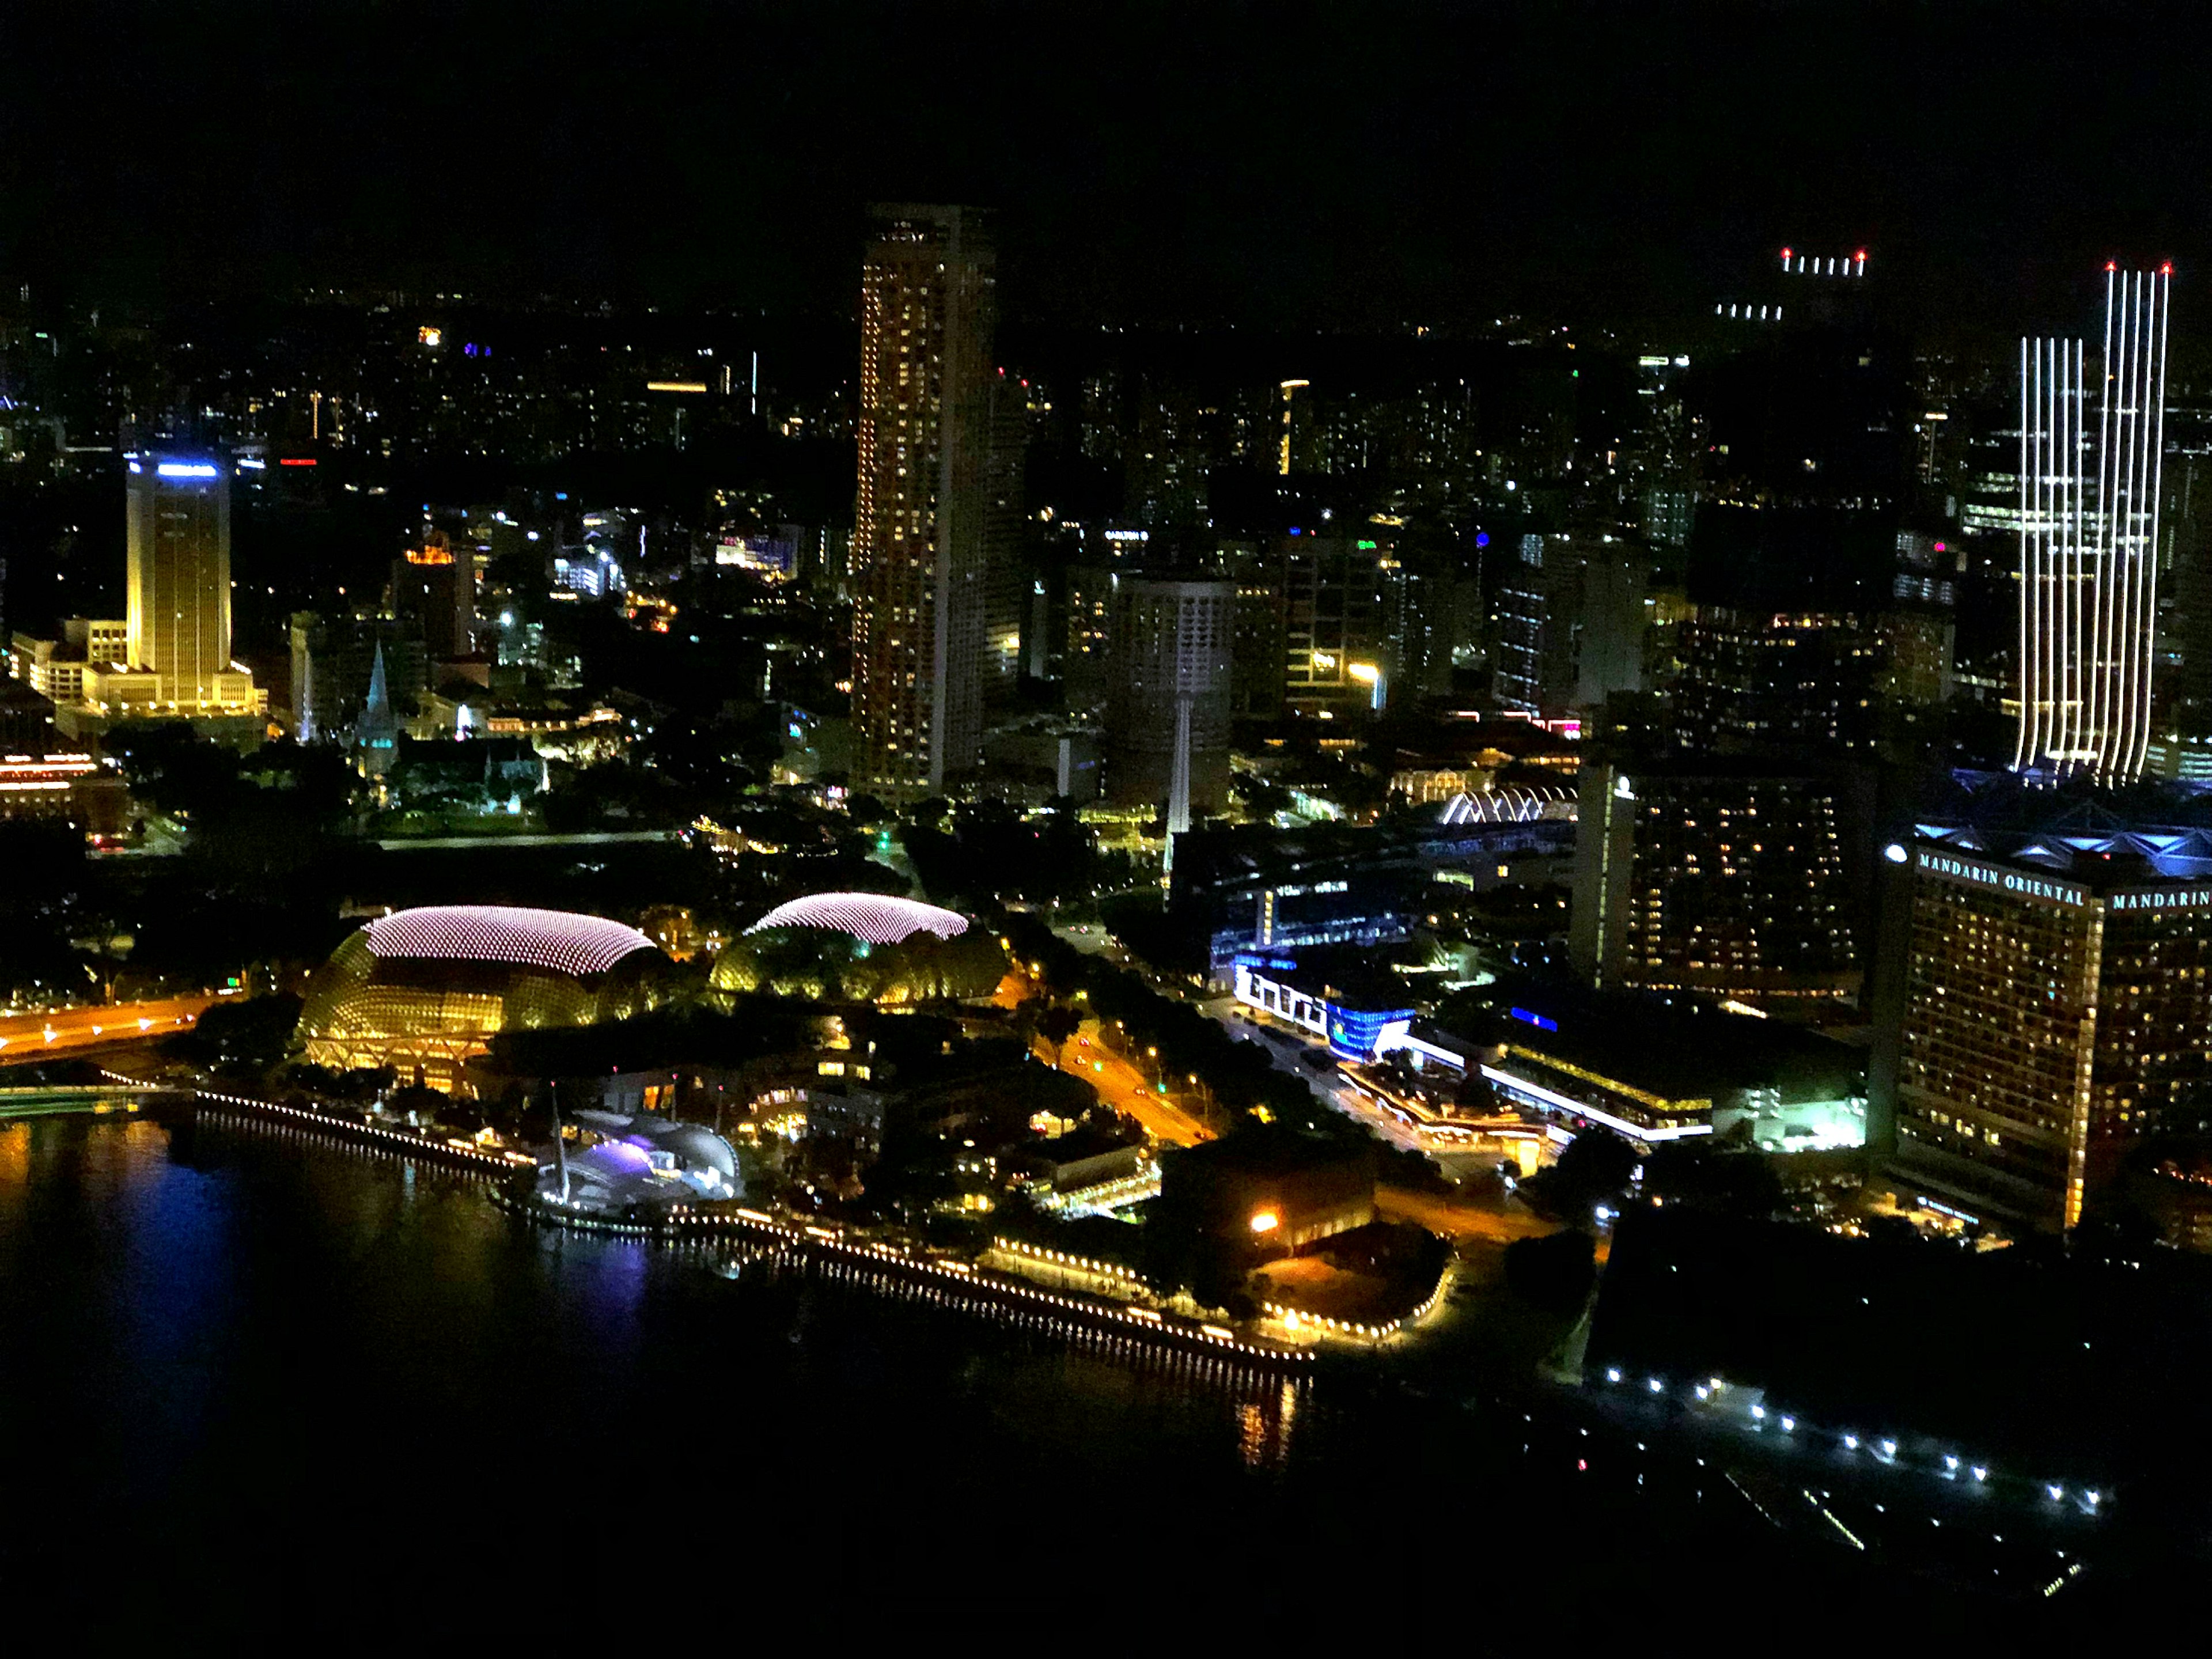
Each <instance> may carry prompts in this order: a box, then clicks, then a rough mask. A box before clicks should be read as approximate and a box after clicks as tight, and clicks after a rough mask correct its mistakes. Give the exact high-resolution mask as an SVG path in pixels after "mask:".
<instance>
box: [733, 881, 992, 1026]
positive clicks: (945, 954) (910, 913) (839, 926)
mask: <svg viewBox="0 0 2212 1659" xmlns="http://www.w3.org/2000/svg"><path fill="white" fill-rule="evenodd" d="M1005 977H1006V951H1005V949H1004V948H1003V947H1002V946H1001V945H1000V943H999V940H998V938H997V936H996V935H995V934H994V933H992V932H991V931H990V929H988V928H987V927H976V926H975V925H973V924H972V923H970V922H969V920H968V918H967V917H965V916H963V915H960V914H959V913H958V912H957V911H953V910H945V909H940V908H939V907H938V906H936V905H934V904H924V903H922V902H920V901H919V900H915V899H909V898H896V897H893V896H890V895H887V894H883V893H815V894H811V895H810V896H807V897H805V898H802V899H793V901H792V902H790V903H788V904H779V905H778V906H776V908H775V909H773V910H771V911H769V913H768V914H767V915H764V916H763V917H762V918H761V919H760V920H759V921H757V922H755V923H754V924H753V925H752V926H751V927H748V928H747V929H746V930H745V931H744V933H743V935H741V936H740V937H739V938H738V939H732V941H731V942H730V943H729V944H728V945H726V946H725V947H723V951H722V954H721V955H720V957H716V958H715V961H714V978H713V980H712V981H711V983H712V984H713V986H714V988H715V989H716V990H718V991H772V992H774V993H775V994H777V995H779V996H788V997H806V998H811V999H816V1000H829V1001H836V1002H873V1003H878V1004H881V1005H883V1006H887V1007H896V1006H900V1005H902V1004H905V1003H914V1002H927V1001H932V1000H943V999H953V1000H958V999H962V998H971V997H987V996H989V995H990V994H992V993H993V992H994V991H995V990H997V989H998V988H999V981H1000V980H1002V979H1004V978H1005Z"/></svg>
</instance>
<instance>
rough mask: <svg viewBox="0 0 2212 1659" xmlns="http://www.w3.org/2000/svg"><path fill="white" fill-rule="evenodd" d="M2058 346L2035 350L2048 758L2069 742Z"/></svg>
mask: <svg viewBox="0 0 2212 1659" xmlns="http://www.w3.org/2000/svg"><path fill="white" fill-rule="evenodd" d="M2057 351H2058V346H2057V342H2055V341H2050V340H2039V341H2037V342H2036V347H2035V449H2036V453H2035V533H2036V550H2037V557H2036V586H2037V588H2038V590H2039V594H2038V599H2037V604H2038V605H2039V609H2040V611H2041V620H2042V635H2043V637H2042V641H2041V644H2040V646H2039V655H2040V656H2041V658H2042V662H2041V665H2040V666H2041V673H2040V675H2039V679H2040V681H2041V684H2039V686H2038V687H2037V688H2036V700H2035V702H2036V732H2035V744H2036V754H2037V756H2038V757H2047V756H2050V755H2052V754H2054V753H2056V752H2057V750H2058V749H2059V748H2060V747H2061V746H2063V744H2064V743H2065V741H2066V708H2065V706H2064V697H2065V689H2066V680H2067V666H2066V664H2067V653H2068V650H2069V641H2068V639H2067V635H2066V592H2065V588H2064V586H2063V582H2059V583H2056V584H2054V580H2053V578H2054V576H2058V577H2063V574H2064V569H2063V563H2062V562H2060V559H2062V558H2063V549H2060V548H2056V547H2054V546H2053V545H2052V543H2051V523H2052V520H2053V518H2054V517H2055V511H2054V509H2055V507H2056V506H2057V499H2058V495H2057V479H2058V456H2059V437H2060V431H2059V426H2058V422H2057V406H2056V403H2055V400H2054V398H2053V396H2052V394H2053V392H2055V390H2056V384H2055V383H2056V381H2057V374H2056V373H2055V366H2056V362H2057ZM2055 556H2056V557H2055Z"/></svg>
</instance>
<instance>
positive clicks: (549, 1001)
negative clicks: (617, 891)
mask: <svg viewBox="0 0 2212 1659" xmlns="http://www.w3.org/2000/svg"><path fill="white" fill-rule="evenodd" d="M667 969H668V959H667V957H665V956H663V955H662V954H661V952H660V950H659V946H657V945H654V944H653V941H652V940H651V939H647V937H646V936H645V935H644V934H643V933H640V932H638V931H637V929H636V928H635V927H625V926H623V924H622V923H621V922H618V921H608V920H607V919H606V918H605V917H604V916H586V915H574V914H573V913H571V912H569V911H566V910H526V909H520V908H513V907H511V906H507V905H489V904H459V905H438V906H434V907H432V908H427V909H421V910H399V911H395V912H394V913H393V914H392V915H388V916H380V917H379V918H378V919H377V920H376V921H372V922H371V923H369V924H368V927H364V928H362V930H361V931H360V932H359V933H355V934H353V935H351V936H350V937H349V938H348V939H347V940H346V941H345V943H344V944H343V945H339V946H338V948H337V950H336V951H332V952H331V958H330V960H329V961H328V962H326V963H324V964H323V965H322V966H321V967H320V968H319V969H316V970H315V974H314V977H313V980H312V981H309V984H308V987H307V1004H306V1006H304V1007H303V1008H302V1009H301V1012H300V1029H299V1040H300V1042H301V1047H302V1048H303V1049H304V1050H305V1054H306V1058H307V1060H310V1061H312V1062H313V1064H315V1065H318V1066H330V1067H331V1068H332V1069H333V1070H335V1071H349V1070H351V1069H353V1068H355V1067H357V1066H391V1067H392V1068H393V1069H394V1070H395V1071H397V1072H398V1073H399V1074H400V1076H401V1078H402V1079H403V1080H407V1081H412V1080H413V1079H415V1078H416V1076H417V1075H418V1074H419V1075H420V1077H421V1079H422V1081H423V1082H425V1083H427V1084H428V1085H430V1086H431V1087H432V1088H434V1089H444V1090H447V1091H453V1090H454V1089H455V1088H457V1087H459V1086H460V1085H461V1068H462V1066H464V1065H465V1064H466V1062H467V1061H468V1060H471V1059H472V1058H474V1057H475V1056H477V1055H478V1054H483V1052H484V1051H485V1049H486V1048H487V1047H488V1046H489V1043H490V1042H491V1039H492V1038H493V1037H495V1036H497V1035H498V1034H499V1033H500V1032H501V1031H515V1030H530V1029H532V1028H534V1027H538V1026H544V1025H589V1024H595V1023H596V1022H598V1021H599V1020H603V1019H626V1018H629V1016H630V1015H632V1014H636V1013H642V1012H646V1011H647V1009H651V1008H657V1007H659V1006H661V1005H662V1004H663V1003H665V1002H666V1001H667V1000H669V997H670V995H671V981H670V979H669V976H668V973H667Z"/></svg>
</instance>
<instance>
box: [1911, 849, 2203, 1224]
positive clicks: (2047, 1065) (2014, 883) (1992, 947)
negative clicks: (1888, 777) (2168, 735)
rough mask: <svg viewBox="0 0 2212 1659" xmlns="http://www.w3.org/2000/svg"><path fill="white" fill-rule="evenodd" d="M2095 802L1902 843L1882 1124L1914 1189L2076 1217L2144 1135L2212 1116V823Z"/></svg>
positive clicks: (2025, 1212)
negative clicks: (2093, 810) (2114, 817)
mask: <svg viewBox="0 0 2212 1659" xmlns="http://www.w3.org/2000/svg"><path fill="white" fill-rule="evenodd" d="M2100 816H2101V817H2103V818H2104V820H2105V821H2104V822H2103V823H2101V824H2100V827H2098V828H2096V829H2091V830H2089V831H2088V832H2087V833H2083V829H2085V828H2086V827H2087V826H2086V823H2080V824H2076V825H2074V826H2072V827H2070V828H2069V826H2067V825H2064V824H2053V825H2051V826H2049V827H2047V828H2046V829H2045V830H2044V831H2042V832H2035V831H2032V830H2031V831H2023V832H2021V833H2018V834H2012V835H2005V836H1991V835H1990V834H1989V833H1987V832H1986V831H1981V830H1974V829H1959V830H1942V829H1937V831H1936V834H1934V835H1929V834H1924V833H1923V836H1921V837H1919V838H1917V839H1916V840H1915V841H1914V842H1912V844H1911V846H1910V847H1907V846H1903V845H1899V846H1893V847H1892V848H1890V849H1889V854H1888V855H1889V858H1890V860H1892V861H1893V864H1894V865H1895V866H1897V867H1898V870H1899V876H1900V878H1903V881H1904V883H1905V887H1906V893H1905V896H1904V899H1903V901H1902V902H1899V904H1897V905H1896V906H1895V907H1894V916H1895V920H1894V921H1893V923H1891V924H1890V925H1889V926H1887V927H1886V928H1885V932H1886V933H1888V934H1889V935H1890V938H1891V939H1892V941H1893V943H1892V944H1890V945H1887V946H1886V949H1885V955H1886V956H1887V955H1889V954H1891V953H1892V952H1894V953H1896V954H1897V955H1898V956H1899V957H1900V958H1901V960H1900V962H1899V967H1898V969H1897V970H1896V975H1895V978H1896V982H1897V989H1896V991H1895V992H1894V993H1893V994H1889V995H1886V996H1885V997H1884V998H1883V999H1882V1000H1883V1001H1884V1003H1885V1004H1887V1005H1888V1006H1887V1008H1886V1010H1885V1012H1883V1014H1882V1016H1881V1018H1880V1019H1879V1020H1878V1021H1877V1030H1878V1033H1879V1035H1878V1038H1877V1047H1876V1050H1875V1063H1874V1065H1873V1067H1872V1073H1871V1081H1872V1085H1873V1086H1872V1090H1871V1095H1870V1100H1869V1130H1870V1133H1871V1135H1872V1137H1873V1138H1874V1139H1875V1141H1876V1142H1877V1144H1880V1145H1883V1146H1890V1147H1892V1148H1893V1151H1892V1156H1891V1158H1890V1161H1889V1164H1888V1173H1889V1175H1890V1176H1891V1178H1892V1179H1893V1180H1894V1181H1895V1182H1897V1183H1898V1188H1899V1195H1900V1197H1904V1198H1912V1199H1920V1200H1925V1199H1929V1198H1933V1199H1934V1200H1936V1202H1937V1203H1939V1204H1942V1205H1943V1206H1946V1207H1948V1209H1950V1210H1951V1211H1953V1212H1957V1213H1961V1214H1965V1215H1967V1216H1971V1217H1972V1218H1975V1219H1978V1220H1986V1221H1998V1222H2009V1223H2014V1224H2019V1223H2027V1224H2029V1225H2034V1226H2037V1227H2040V1228H2045V1229H2048V1230H2057V1229H2059V1228H2063V1227H2071V1226H2073V1225H2075V1223H2076V1222H2078V1221H2080V1220H2081V1217H2082V1214H2083V1212H2084V1210H2085V1208H2091V1209H2093V1207H2094V1206H2095V1204H2096V1201H2097V1198H2098V1195H2099V1194H2100V1191H2102V1190H2104V1189H2105V1188H2106V1187H2107V1186H2108V1184H2109V1183H2111V1182H2112V1181H2113V1180H2114V1178H2115V1177H2116V1176H2118V1175H2119V1174H2120V1173H2121V1165H2122V1162H2123V1160H2124V1157H2125V1155H2126V1153H2127V1152H2128V1151H2129V1150H2130V1147H2131V1146H2137V1145H2140V1144H2142V1141H2143V1139H2145V1138H2146V1137H2149V1136H2153V1135H2156V1134H2158V1133H2160V1132H2161V1131H2170V1130H2172V1129H2174V1128H2176V1127H2193V1126H2194V1124H2195V1123H2196V1122H2197V1121H2198V1119H2199V1118H2200V1117H2201V1115H2202V1110H2203V1089H2204V1088H2205V1086H2206V1084H2207V1081H2208V1079H2212V836H2207V834H2206V833H2205V832H2204V831H2203V830H2202V829H2197V830H2195V831H2188V830H2177V831H2174V832H2171V833H2167V832H2146V833H2140V834H2137V833H2130V832H2121V831H2115V830H2114V829H2112V827H2111V824H2110V823H2109V815H2100ZM1931 828H1932V826H1931ZM1992 842H1994V847H1992V846H1991V845H1990V843H1992Z"/></svg>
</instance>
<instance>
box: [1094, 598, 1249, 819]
mask: <svg viewBox="0 0 2212 1659" xmlns="http://www.w3.org/2000/svg"><path fill="white" fill-rule="evenodd" d="M1236 622H1237V585H1236V584H1235V583H1234V582H1231V581H1225V580H1184V579H1178V578H1175V577H1170V576H1143V575H1134V574H1127V573H1119V574H1116V575H1115V580H1114V590H1113V623H1112V631H1111V641H1112V643H1111V647H1110V660H1111V662H1112V664H1113V693H1112V696H1111V699H1110V713H1109V718H1108V720H1107V725H1106V745H1107V747H1106V764H1107V770H1106V790H1107V798H1108V799H1109V800H1110V801H1112V802H1113V803H1114V804H1115V805H1122V806H1144V805H1157V804H1158V803H1160V802H1162V801H1165V802H1166V803H1167V807H1168V832H1169V833H1170V835H1180V834H1182V832H1183V831H1184V830H1187V829H1189V828H1190V819H1191V814H1192V813H1194V812H1218V811H1220V810H1221V808H1222V805H1224V803H1225V801H1226V799H1227V798H1228V793H1229V675H1230V650H1231V643H1230V642H1231V637H1232V635H1233V634H1234V632H1235V629H1236Z"/></svg>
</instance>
